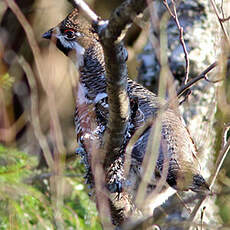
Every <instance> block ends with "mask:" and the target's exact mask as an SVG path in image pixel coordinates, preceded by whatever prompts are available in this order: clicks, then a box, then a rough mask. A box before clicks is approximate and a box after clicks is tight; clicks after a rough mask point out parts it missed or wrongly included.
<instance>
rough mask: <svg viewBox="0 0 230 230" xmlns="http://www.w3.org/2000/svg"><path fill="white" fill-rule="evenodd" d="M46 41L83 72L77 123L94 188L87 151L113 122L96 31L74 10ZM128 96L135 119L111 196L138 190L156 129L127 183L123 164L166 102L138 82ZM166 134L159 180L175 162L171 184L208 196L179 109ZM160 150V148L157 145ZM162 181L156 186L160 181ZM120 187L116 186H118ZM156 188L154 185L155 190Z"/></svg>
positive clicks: (135, 154) (139, 148) (170, 114)
mask: <svg viewBox="0 0 230 230" xmlns="http://www.w3.org/2000/svg"><path fill="white" fill-rule="evenodd" d="M43 37H44V38H47V39H51V37H54V38H55V40H56V46H57V47H58V48H59V49H60V50H61V51H62V52H63V53H64V54H65V55H67V56H69V57H70V58H71V60H72V61H73V63H74V64H75V65H76V67H77V68H78V71H79V73H80V78H79V83H78V93H77V102H76V114H75V124H76V133H77V140H78V143H79V146H81V151H79V152H80V154H81V155H82V156H83V159H84V162H85V165H86V170H87V179H88V182H89V183H93V179H92V175H91V174H92V173H91V167H90V154H91V153H90V150H89V148H87V146H89V145H90V143H92V142H93V140H99V141H101V140H102V138H103V134H104V132H105V130H106V125H107V122H108V114H109V105H108V96H107V93H106V79H105V78H106V72H105V62H104V54H103V49H102V46H101V44H100V40H99V37H98V34H97V33H96V31H95V30H94V28H93V26H92V25H91V24H90V23H89V22H88V21H87V20H86V19H85V18H84V17H83V16H81V15H80V14H79V11H78V9H74V10H73V11H72V12H71V13H70V14H69V15H68V16H67V17H66V18H65V19H64V20H63V21H62V22H61V23H59V24H58V25H57V26H56V27H54V28H52V29H50V30H49V31H48V32H46V33H44V34H43ZM127 93H128V96H129V100H130V108H131V116H130V117H131V118H130V121H129V126H130V128H129V131H128V133H127V135H126V137H125V138H124V139H125V140H124V145H123V146H122V148H121V151H122V152H121V156H123V157H122V158H121V159H120V158H119V159H118V162H119V164H118V166H117V167H113V168H114V172H111V173H113V174H114V175H112V177H111V178H113V179H112V180H113V181H112V182H111V181H110V182H109V185H110V186H108V187H109V189H110V191H111V192H119V191H120V190H121V189H122V186H124V185H126V186H127V187H129V186H131V188H132V189H134V190H135V189H136V188H137V186H138V183H139V182H140V180H141V173H142V162H143V158H144V155H145V151H146V146H147V142H148V138H149V135H150V131H151V127H149V128H147V129H145V131H144V132H143V134H142V135H141V136H140V137H139V139H138V140H137V141H136V143H135V144H134V146H133V150H132V153H131V167H130V174H129V176H128V178H124V175H123V171H122V170H123V169H122V164H123V162H124V156H125V150H126V146H127V143H128V141H129V140H130V139H131V137H132V136H133V135H134V133H135V131H136V130H137V129H138V128H140V127H142V126H143V125H144V124H145V122H146V121H147V120H148V119H149V118H152V117H156V114H157V112H158V111H159V109H160V108H161V107H162V106H163V105H164V103H165V102H164V101H163V100H162V99H160V98H158V97H157V96H156V95H155V94H154V93H152V92H150V91H148V90H147V89H146V88H144V87H143V86H141V85H139V84H138V83H136V82H135V81H133V80H131V79H128V87H127ZM161 119H162V130H161V134H160V135H161V140H160V147H159V156H158V159H157V162H156V170H155V173H154V175H153V178H155V179H153V180H157V179H159V178H160V175H161V173H162V170H163V166H164V164H165V162H166V161H165V159H169V161H168V162H169V163H168V175H167V179H166V181H167V183H168V184H169V185H170V186H171V187H172V188H174V189H176V190H180V191H186V190H189V189H191V190H192V191H195V192H207V191H208V190H209V186H208V184H207V183H206V181H205V179H204V178H203V176H202V175H201V167H200V165H199V162H198V159H197V149H196V147H195V144H194V142H193V140H192V138H191V136H190V134H189V132H188V130H187V128H186V126H185V124H184V122H183V120H182V118H181V116H180V115H178V113H177V112H175V111H174V110H173V109H170V108H167V109H165V110H164V111H163V112H162V115H161ZM153 148H154V146H153ZM155 182H156V181H155ZM114 183H115V184H116V186H114ZM152 186H153V187H154V182H153V185H152Z"/></svg>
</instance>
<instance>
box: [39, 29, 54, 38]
mask: <svg viewBox="0 0 230 230" xmlns="http://www.w3.org/2000/svg"><path fill="white" fill-rule="evenodd" d="M52 33H53V28H52V29H50V30H48V31H47V32H45V33H44V34H43V35H42V37H43V38H46V39H51V37H52Z"/></svg>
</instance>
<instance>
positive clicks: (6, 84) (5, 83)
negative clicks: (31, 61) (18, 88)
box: [0, 73, 14, 89]
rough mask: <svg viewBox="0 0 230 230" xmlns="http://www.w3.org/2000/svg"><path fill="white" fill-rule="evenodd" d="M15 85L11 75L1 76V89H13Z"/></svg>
mask: <svg viewBox="0 0 230 230" xmlns="http://www.w3.org/2000/svg"><path fill="white" fill-rule="evenodd" d="M13 83H14V79H13V78H12V77H11V76H10V75H9V73H6V74H4V75H0V87H2V88H3V89H8V88H11V86H12V85H13Z"/></svg>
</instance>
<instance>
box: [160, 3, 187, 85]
mask: <svg viewBox="0 0 230 230" xmlns="http://www.w3.org/2000/svg"><path fill="white" fill-rule="evenodd" d="M171 2H172V6H173V12H172V10H171V9H170V7H169V5H168V2H167V0H164V1H163V3H164V5H165V7H166V8H167V10H168V12H169V14H170V15H171V16H172V18H173V19H174V21H175V23H176V25H177V28H178V30H179V32H180V36H179V38H180V43H181V45H182V48H183V51H184V56H185V63H186V67H185V80H184V85H186V84H187V82H188V78H189V66H190V62H189V56H188V51H187V48H186V45H185V41H184V35H183V33H184V29H183V27H182V26H181V25H180V22H179V19H178V16H177V10H176V3H175V1H174V0H172V1H171Z"/></svg>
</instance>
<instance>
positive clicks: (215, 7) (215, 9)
mask: <svg viewBox="0 0 230 230" xmlns="http://www.w3.org/2000/svg"><path fill="white" fill-rule="evenodd" d="M209 1H210V2H211V5H212V7H213V10H214V12H215V14H216V16H217V19H218V21H219V23H220V26H221V29H222V31H223V33H224V36H225V39H226V41H227V42H228V45H230V40H229V36H228V33H227V31H226V29H225V27H224V25H223V22H222V20H221V17H220V16H219V13H218V9H217V6H216V3H215V1H214V0H209Z"/></svg>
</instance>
